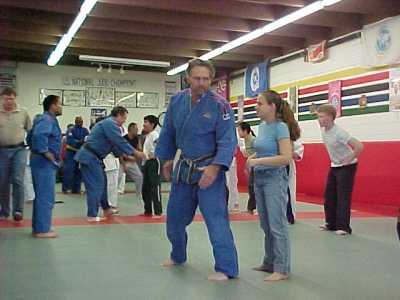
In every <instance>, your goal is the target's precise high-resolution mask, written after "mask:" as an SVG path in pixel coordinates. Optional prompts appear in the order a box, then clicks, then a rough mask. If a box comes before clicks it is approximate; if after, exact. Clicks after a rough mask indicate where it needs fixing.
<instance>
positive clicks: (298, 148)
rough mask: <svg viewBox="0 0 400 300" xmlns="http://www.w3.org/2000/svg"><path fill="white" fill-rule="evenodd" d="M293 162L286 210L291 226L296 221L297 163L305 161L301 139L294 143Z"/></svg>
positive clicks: (289, 172)
mask: <svg viewBox="0 0 400 300" xmlns="http://www.w3.org/2000/svg"><path fill="white" fill-rule="evenodd" d="M292 146H293V160H292V161H291V162H290V165H289V166H288V174H289V190H288V196H289V201H288V205H287V210H286V217H287V219H288V222H289V224H294V223H295V219H296V161H299V160H302V159H303V154H304V146H303V143H302V142H301V140H300V139H298V140H295V141H292Z"/></svg>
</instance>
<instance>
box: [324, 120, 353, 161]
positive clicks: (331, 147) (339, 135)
mask: <svg viewBox="0 0 400 300" xmlns="http://www.w3.org/2000/svg"><path fill="white" fill-rule="evenodd" d="M351 138H352V137H351V135H350V134H349V133H348V132H347V131H345V130H344V129H342V128H340V127H339V126H338V125H336V124H335V125H333V127H332V128H331V129H329V130H325V128H322V140H323V141H324V144H325V146H326V149H327V150H328V153H329V158H330V159H331V167H341V166H343V165H344V164H343V160H344V159H346V158H347V157H349V156H350V155H352V154H353V150H352V149H351V147H350V146H349V141H350V139H351ZM356 162H357V159H356V158H355V159H353V160H352V161H351V162H350V164H354V163H356Z"/></svg>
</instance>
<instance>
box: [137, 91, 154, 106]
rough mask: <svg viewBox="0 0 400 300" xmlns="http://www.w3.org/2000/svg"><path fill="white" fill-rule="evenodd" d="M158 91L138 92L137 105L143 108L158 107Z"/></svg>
mask: <svg viewBox="0 0 400 300" xmlns="http://www.w3.org/2000/svg"><path fill="white" fill-rule="evenodd" d="M158 105H159V99H158V93H145V92H138V93H137V107H141V108H158Z"/></svg>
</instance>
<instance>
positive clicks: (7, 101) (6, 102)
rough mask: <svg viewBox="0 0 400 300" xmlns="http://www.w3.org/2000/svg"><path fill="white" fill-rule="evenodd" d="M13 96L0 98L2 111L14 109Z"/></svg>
mask: <svg viewBox="0 0 400 300" xmlns="http://www.w3.org/2000/svg"><path fill="white" fill-rule="evenodd" d="M15 99H16V97H15V95H13V94H11V95H3V96H2V101H3V108H4V110H13V109H14V108H15V105H16V102H15Z"/></svg>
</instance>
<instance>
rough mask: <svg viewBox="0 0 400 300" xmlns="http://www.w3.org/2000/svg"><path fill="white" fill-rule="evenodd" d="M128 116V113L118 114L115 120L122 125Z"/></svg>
mask: <svg viewBox="0 0 400 300" xmlns="http://www.w3.org/2000/svg"><path fill="white" fill-rule="evenodd" d="M127 118H128V113H122V114H119V115H117V117H116V118H115V121H116V122H117V123H118V125H119V126H122V124H124V123H125V122H126V119H127Z"/></svg>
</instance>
